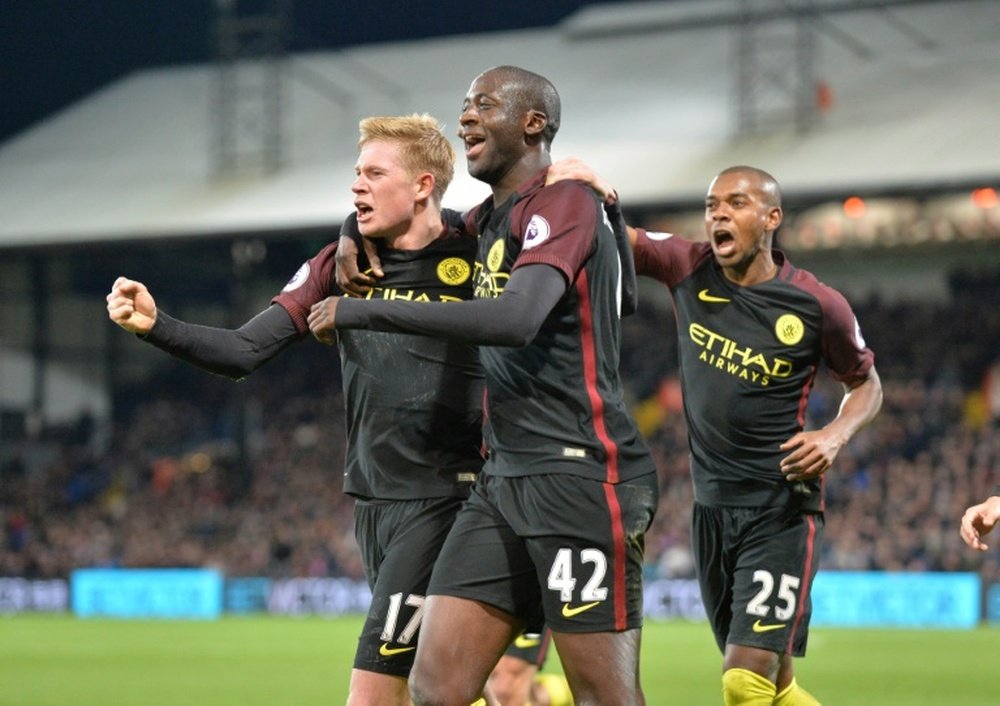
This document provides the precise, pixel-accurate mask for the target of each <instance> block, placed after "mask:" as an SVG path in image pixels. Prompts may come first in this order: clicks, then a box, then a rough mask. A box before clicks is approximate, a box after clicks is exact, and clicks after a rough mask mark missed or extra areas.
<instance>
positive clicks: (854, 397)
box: [828, 368, 882, 445]
mask: <svg viewBox="0 0 1000 706" xmlns="http://www.w3.org/2000/svg"><path fill="white" fill-rule="evenodd" d="M881 407H882V383H881V381H880V380H879V376H878V373H876V372H875V368H872V369H871V371H870V372H869V375H868V378H867V379H866V380H865V381H864V382H862V383H861V384H860V385H858V386H856V387H854V388H852V389H850V390H848V391H847V393H846V394H845V395H844V399H843V400H842V401H841V403H840V411H839V412H838V414H837V417H836V419H834V420H833V421H832V422H830V424H829V425H828V428H830V429H831V430H833V431H836V432H837V434H838V436H840V438H841V445H843V444H846V443H847V442H848V441H849V440H850V439H851V437H853V436H854V435H855V434H856V433H857V431H858V430H859V429H861V427H863V426H865V425H866V424H868V422H870V421H871V420H872V419H874V418H875V415H876V414H878V411H879V409H881Z"/></svg>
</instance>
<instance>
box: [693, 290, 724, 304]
mask: <svg viewBox="0 0 1000 706" xmlns="http://www.w3.org/2000/svg"><path fill="white" fill-rule="evenodd" d="M698 298H699V299H701V300H702V301H703V302H708V303H709V304H725V303H727V302H730V301H732V300H731V299H726V298H725V297H713V296H712V295H711V294H709V293H708V290H707V289H703V290H701V291H700V292H698Z"/></svg>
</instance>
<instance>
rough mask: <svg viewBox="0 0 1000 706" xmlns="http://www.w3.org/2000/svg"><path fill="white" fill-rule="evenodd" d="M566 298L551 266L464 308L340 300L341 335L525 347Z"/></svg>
mask: <svg viewBox="0 0 1000 706" xmlns="http://www.w3.org/2000/svg"><path fill="white" fill-rule="evenodd" d="M565 293H566V279H565V277H563V274H562V273H561V272H560V271H559V270H557V269H555V268H554V267H550V266H549V265H525V266H524V267H519V268H518V269H516V270H514V272H513V274H511V277H510V280H509V281H508V282H507V286H506V287H505V288H504V292H503V294H502V295H501V296H499V297H497V298H496V299H473V300H472V301H462V302H434V303H424V302H401V301H384V300H378V301H375V300H370V299H365V300H361V299H347V298H344V299H341V300H340V302H339V303H338V304H337V314H336V327H337V328H338V329H369V330H372V331H393V332H398V333H415V334H422V335H425V336H433V337H435V338H443V339H446V340H448V341H455V342H457V343H470V344H477V345H484V346H515V347H516V346H525V345H527V344H528V343H531V341H532V340H533V339H534V338H535V335H536V334H537V333H538V330H539V329H540V328H541V327H542V323H544V321H545V319H546V317H547V316H548V315H549V312H551V311H552V308H553V307H554V306H555V305H556V303H557V302H558V301H559V299H560V298H561V297H562V296H563V294H565Z"/></svg>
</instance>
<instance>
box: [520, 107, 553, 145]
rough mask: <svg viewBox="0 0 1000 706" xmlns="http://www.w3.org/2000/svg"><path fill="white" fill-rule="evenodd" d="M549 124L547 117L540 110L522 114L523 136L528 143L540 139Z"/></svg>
mask: <svg viewBox="0 0 1000 706" xmlns="http://www.w3.org/2000/svg"><path fill="white" fill-rule="evenodd" d="M548 124H549V116H547V115H546V114H545V113H543V112H542V111H540V110H529V111H528V112H527V113H525V114H524V134H525V135H527V136H528V139H529V141H536V140H540V139H541V135H542V132H543V131H544V130H545V126H546V125H548Z"/></svg>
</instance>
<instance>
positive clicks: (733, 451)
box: [635, 229, 874, 510]
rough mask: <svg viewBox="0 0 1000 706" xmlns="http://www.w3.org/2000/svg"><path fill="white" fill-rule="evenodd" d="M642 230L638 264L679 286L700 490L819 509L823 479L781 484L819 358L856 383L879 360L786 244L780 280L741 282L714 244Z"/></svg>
mask: <svg viewBox="0 0 1000 706" xmlns="http://www.w3.org/2000/svg"><path fill="white" fill-rule="evenodd" d="M638 233H639V237H638V241H637V243H636V245H635V265H636V271H637V273H638V274H640V275H648V276H650V277H654V278H656V279H658V280H660V281H661V282H663V283H664V284H666V285H667V286H668V287H669V288H670V291H671V292H672V293H673V299H674V308H675V310H676V317H677V333H678V337H679V351H680V374H681V385H682V389H683V394H684V414H685V417H686V418H687V424H688V435H689V441H690V446H691V474H692V478H693V481H694V490H695V499H696V500H697V501H698V502H700V503H703V504H705V505H729V506H783V505H789V504H794V505H796V506H797V507H801V508H802V509H806V510H821V509H822V508H823V492H822V491H823V488H822V480H814V481H808V482H804V483H803V482H795V483H789V482H788V481H786V480H785V478H784V476H783V475H782V473H781V471H780V461H781V459H782V458H784V457H785V456H786V455H788V453H789V452H787V451H782V450H781V449H779V446H780V445H781V444H782V443H784V442H785V441H787V440H788V439H790V438H791V437H792V436H794V435H795V434H796V433H798V432H799V431H801V430H802V428H803V425H804V423H805V412H806V401H807V398H808V396H809V391H810V389H811V388H812V384H813V380H814V378H815V375H816V370H817V368H818V366H819V365H820V362H821V361H822V362H825V363H826V365H827V367H828V368H829V370H830V373H831V374H832V375H833V377H834V378H836V379H837V380H840V381H841V382H844V383H847V384H849V385H853V384H855V383H857V382H860V381H861V380H863V379H864V378H865V377H866V376H867V373H868V371H869V369H870V368H871V367H872V364H873V363H874V355H873V354H872V352H871V350H869V349H868V348H867V347H866V345H865V342H864V339H863V338H862V336H861V331H860V328H859V327H858V324H857V320H856V319H855V317H854V314H853V312H852V311H851V308H850V306H849V305H848V303H847V301H846V300H845V299H844V297H843V296H842V295H841V294H840V293H839V292H837V291H836V290H834V289H832V288H830V287H828V286H826V285H824V284H822V283H821V282H819V281H818V280H817V279H816V278H815V277H814V276H813V275H812V274H810V273H809V272H806V271H805V270H800V269H797V268H796V267H793V266H792V264H791V263H790V262H788V260H787V259H786V258H785V256H784V254H783V253H781V252H780V251H775V252H774V258H775V262H776V263H777V264H778V266H779V270H778V274H777V276H776V277H774V278H773V279H771V280H768V281H767V282H761V283H760V284H755V285H752V286H749V287H741V286H738V285H736V284H733V283H732V282H730V281H729V280H728V279H726V277H725V275H724V274H723V272H722V269H721V267H720V266H719V265H718V264H717V263H716V261H715V258H714V256H713V254H712V250H711V246H710V245H709V244H708V243H707V242H703V243H695V242H691V241H687V240H683V239H681V238H677V237H674V236H671V235H669V234H666V233H647V232H646V231H644V230H642V229H639V230H638Z"/></svg>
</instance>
